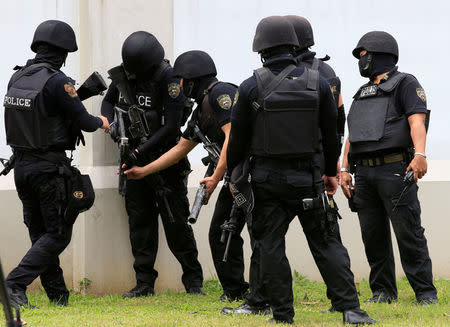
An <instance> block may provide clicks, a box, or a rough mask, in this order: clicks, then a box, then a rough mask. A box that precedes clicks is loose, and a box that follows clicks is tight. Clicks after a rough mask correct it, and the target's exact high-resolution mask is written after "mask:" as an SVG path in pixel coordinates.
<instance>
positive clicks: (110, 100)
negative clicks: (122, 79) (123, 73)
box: [100, 83, 119, 124]
mask: <svg viewBox="0 0 450 327" xmlns="http://www.w3.org/2000/svg"><path fill="white" fill-rule="evenodd" d="M118 101H119V90H118V89H117V87H116V85H115V84H114V83H111V85H109V88H108V91H107V92H106V95H105V97H104V98H103V101H102V107H101V109H100V111H101V113H102V115H103V116H105V117H106V118H107V119H108V121H109V123H110V124H111V123H112V122H113V121H114V106H115V105H116V103H117V102H118Z"/></svg>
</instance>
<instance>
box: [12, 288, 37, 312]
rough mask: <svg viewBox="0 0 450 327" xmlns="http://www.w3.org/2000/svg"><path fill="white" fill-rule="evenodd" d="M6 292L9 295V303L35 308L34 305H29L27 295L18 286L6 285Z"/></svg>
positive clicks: (14, 305)
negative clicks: (10, 286)
mask: <svg viewBox="0 0 450 327" xmlns="http://www.w3.org/2000/svg"><path fill="white" fill-rule="evenodd" d="M7 292H8V295H9V300H10V301H11V305H12V306H13V307H15V308H19V307H24V308H28V309H35V308H36V307H35V306H34V305H31V304H30V302H28V298H27V295H26V294H25V291H23V290H21V289H18V288H9V287H7Z"/></svg>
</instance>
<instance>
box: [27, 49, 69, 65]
mask: <svg viewBox="0 0 450 327" xmlns="http://www.w3.org/2000/svg"><path fill="white" fill-rule="evenodd" d="M67 54H68V52H67V50H64V49H61V48H57V47H54V46H52V45H50V44H45V43H42V44H39V45H38V47H37V49H36V56H35V57H34V60H33V63H34V64H38V63H42V62H45V63H48V64H50V65H51V66H52V67H53V68H55V69H60V68H61V67H62V65H64V64H65V63H66V58H67Z"/></svg>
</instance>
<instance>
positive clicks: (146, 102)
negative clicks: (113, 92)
mask: <svg viewBox="0 0 450 327" xmlns="http://www.w3.org/2000/svg"><path fill="white" fill-rule="evenodd" d="M136 100H137V103H138V105H140V106H141V107H151V106H152V97H151V96H147V95H138V94H137V95H136ZM119 102H126V101H125V99H124V97H123V96H122V93H119Z"/></svg>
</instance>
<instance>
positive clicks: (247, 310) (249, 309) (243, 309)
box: [222, 302, 271, 316]
mask: <svg viewBox="0 0 450 327" xmlns="http://www.w3.org/2000/svg"><path fill="white" fill-rule="evenodd" d="M270 312H271V310H270V307H269V306H268V305H267V306H264V307H254V306H251V305H250V304H248V303H247V302H244V303H242V304H241V305H240V306H238V307H236V308H229V307H225V308H223V309H222V313H223V314H225V315H227V314H235V315H249V314H252V315H265V316H267V315H270Z"/></svg>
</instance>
